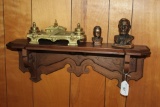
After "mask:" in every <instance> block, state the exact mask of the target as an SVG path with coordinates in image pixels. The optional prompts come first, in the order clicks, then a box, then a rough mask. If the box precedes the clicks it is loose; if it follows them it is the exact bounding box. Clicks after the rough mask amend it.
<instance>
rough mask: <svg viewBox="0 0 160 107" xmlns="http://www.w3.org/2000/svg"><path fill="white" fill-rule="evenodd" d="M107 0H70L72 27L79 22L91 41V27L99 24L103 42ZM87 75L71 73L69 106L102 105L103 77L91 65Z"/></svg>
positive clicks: (104, 39) (93, 106)
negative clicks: (79, 75)
mask: <svg viewBox="0 0 160 107" xmlns="http://www.w3.org/2000/svg"><path fill="white" fill-rule="evenodd" d="M108 5H109V3H108V1H106V0H99V1H98V0H92V1H90V0H82V1H80V0H74V1H72V29H74V26H76V24H77V23H80V24H81V26H82V28H83V29H84V31H85V34H86V35H87V41H88V42H92V37H93V28H94V27H95V26H101V28H102V35H101V36H102V37H103V43H106V42H107V37H106V36H107V30H108ZM89 70H90V72H89V73H88V74H87V75H82V76H81V77H76V76H75V75H74V74H72V75H71V100H70V104H71V107H91V106H92V107H97V106H98V107H104V101H105V100H104V96H105V95H104V93H105V92H104V91H105V77H104V76H102V75H99V74H98V73H96V72H95V71H94V70H93V69H91V67H89Z"/></svg>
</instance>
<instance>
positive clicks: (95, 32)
mask: <svg viewBox="0 0 160 107" xmlns="http://www.w3.org/2000/svg"><path fill="white" fill-rule="evenodd" d="M93 35H94V37H97V38H100V37H101V27H100V26H95V27H94V29H93Z"/></svg>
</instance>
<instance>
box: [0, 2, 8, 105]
mask: <svg viewBox="0 0 160 107" xmlns="http://www.w3.org/2000/svg"><path fill="white" fill-rule="evenodd" d="M6 98H7V96H6V76H5V47H4V19H3V1H2V0H0V107H6V106H7V101H6Z"/></svg>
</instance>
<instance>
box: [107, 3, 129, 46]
mask: <svg viewBox="0 0 160 107" xmlns="http://www.w3.org/2000/svg"><path fill="white" fill-rule="evenodd" d="M109 13H110V14H109V36H108V43H113V42H114V40H113V38H114V35H117V34H119V32H118V22H119V20H120V19H121V18H127V19H129V20H130V21H131V16H132V0H111V1H110V11H109Z"/></svg>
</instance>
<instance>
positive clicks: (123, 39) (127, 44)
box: [113, 18, 134, 48]
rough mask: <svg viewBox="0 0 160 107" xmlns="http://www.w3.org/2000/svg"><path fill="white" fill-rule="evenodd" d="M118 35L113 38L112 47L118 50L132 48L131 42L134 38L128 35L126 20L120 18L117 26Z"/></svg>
mask: <svg viewBox="0 0 160 107" xmlns="http://www.w3.org/2000/svg"><path fill="white" fill-rule="evenodd" d="M118 28H119V35H115V36H114V44H113V46H114V47H119V48H132V47H133V44H132V40H133V39H134V37H133V36H132V35H129V34H128V33H129V31H130V29H131V25H130V21H129V20H128V19H126V18H122V19H121V20H120V21H119V24H118Z"/></svg>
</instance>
